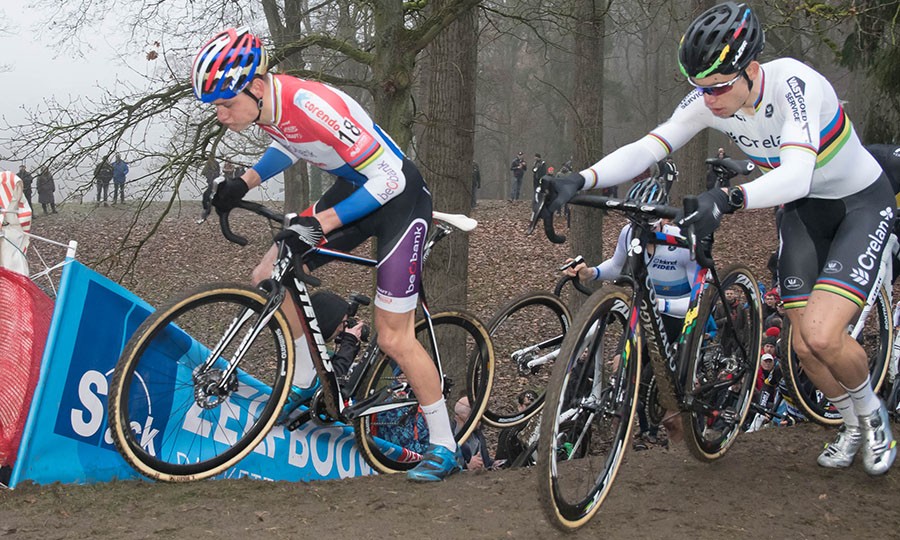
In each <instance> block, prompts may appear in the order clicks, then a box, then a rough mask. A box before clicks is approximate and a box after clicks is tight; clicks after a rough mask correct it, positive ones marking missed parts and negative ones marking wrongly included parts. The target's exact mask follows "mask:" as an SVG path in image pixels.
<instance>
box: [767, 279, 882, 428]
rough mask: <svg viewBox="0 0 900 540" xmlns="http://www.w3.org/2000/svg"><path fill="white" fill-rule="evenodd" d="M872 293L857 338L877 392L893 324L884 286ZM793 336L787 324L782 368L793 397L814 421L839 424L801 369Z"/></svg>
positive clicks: (829, 406) (836, 413) (834, 411)
mask: <svg viewBox="0 0 900 540" xmlns="http://www.w3.org/2000/svg"><path fill="white" fill-rule="evenodd" d="M873 293H875V294H877V296H876V297H875V304H874V305H873V306H872V310H871V311H870V312H869V314H868V317H867V318H866V321H865V322H864V323H863V327H862V330H861V331H860V333H859V335H858V336H857V338H856V341H857V342H858V343H859V344H860V345H861V346H862V348H863V349H864V350H865V351H866V358H867V359H868V362H869V378H870V380H871V383H872V388H873V389H874V390H875V392H876V393H878V391H879V390H880V389H881V385H882V384H883V383H884V379H885V377H886V375H887V372H888V368H889V367H890V363H889V359H890V355H891V344H892V343H893V330H894V327H893V324H892V320H891V317H892V314H891V309H890V301H889V299H888V293H887V290H886V289H885V288H884V287H880V288H879V289H878V290H877V291H873ZM785 322H787V321H785ZM854 322H855V321H854ZM852 328H853V327H852V326H851V327H850V329H851V330H852ZM792 336H793V331H792V329H791V327H790V326H788V331H787V341H786V343H788V346H787V347H785V349H786V350H787V353H786V356H787V358H786V362H785V363H786V364H787V369H785V370H784V371H785V377H787V381H788V383H789V385H790V389H791V392H792V393H793V397H794V398H795V401H796V402H797V403H798V404H799V405H800V409H801V411H802V412H803V414H804V416H806V417H807V418H809V419H810V420H812V421H813V422H816V423H819V424H822V425H826V426H837V425H840V424H841V422H843V420H842V418H841V413H839V412H838V410H837V408H835V406H834V405H832V403H831V402H830V401H828V398H826V397H825V394H823V393H822V391H821V390H819V389H818V388H816V385H815V384H813V382H812V381H811V380H809V377H807V376H806V373H805V372H804V371H803V367H802V366H801V365H800V359H799V358H797V353H796V352H795V351H794V349H793V347H791V346H790V345H789V344H790V343H792V342H793V341H792Z"/></svg>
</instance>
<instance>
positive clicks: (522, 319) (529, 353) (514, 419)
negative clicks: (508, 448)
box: [484, 292, 572, 428]
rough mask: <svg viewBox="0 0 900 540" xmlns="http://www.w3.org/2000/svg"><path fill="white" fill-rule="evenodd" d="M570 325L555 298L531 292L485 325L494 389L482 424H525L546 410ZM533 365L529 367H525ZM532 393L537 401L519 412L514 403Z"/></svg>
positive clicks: (503, 309)
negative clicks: (491, 347)
mask: <svg viewBox="0 0 900 540" xmlns="http://www.w3.org/2000/svg"><path fill="white" fill-rule="evenodd" d="M571 320H572V317H571V315H570V314H569V309H568V308H567V307H566V306H565V304H563V303H562V301H561V300H560V299H559V298H557V297H556V296H554V295H552V294H548V293H544V292H531V293H527V294H524V295H522V296H520V297H518V298H515V299H513V300H512V301H511V302H510V303H508V304H506V305H505V306H504V307H503V308H501V309H500V310H499V311H498V312H497V314H496V315H494V317H493V318H492V319H491V321H490V322H489V323H488V332H489V333H490V335H491V341H492V342H493V344H494V356H495V357H496V359H497V364H496V366H495V369H496V371H495V375H494V385H493V388H492V389H491V396H490V398H489V399H488V405H487V409H486V410H485V411H484V423H485V424H488V425H490V426H494V427H498V428H504V427H509V426H515V425H519V424H522V423H524V422H527V421H528V420H529V419H530V418H532V417H533V416H534V415H536V414H537V413H538V412H539V411H540V410H541V407H542V406H543V405H544V393H545V391H546V389H547V381H548V380H549V379H550V374H551V373H552V370H553V363H554V361H555V359H556V356H557V355H558V354H559V347H560V345H561V344H562V340H563V336H565V334H566V330H568V328H569V323H570V321H571ZM529 363H532V364H534V365H533V366H532V367H529V366H528V364H529ZM526 390H531V391H533V392H534V393H535V394H536V395H537V399H535V400H534V402H532V403H531V404H530V405H528V406H527V407H525V408H524V409H522V410H519V407H518V402H517V400H516V397H517V396H518V395H519V394H521V393H522V392H524V391H526Z"/></svg>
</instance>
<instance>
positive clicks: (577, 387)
mask: <svg viewBox="0 0 900 540" xmlns="http://www.w3.org/2000/svg"><path fill="white" fill-rule="evenodd" d="M630 298H631V297H630V295H629V294H627V293H626V291H624V290H623V289H621V288H618V287H610V286H605V287H603V288H601V289H600V290H598V291H597V292H595V293H594V294H593V295H591V296H590V297H589V298H588V300H587V302H586V303H585V305H584V306H582V308H581V310H580V311H579V312H578V315H577V316H576V318H575V322H574V323H573V324H572V327H571V328H570V329H569V331H568V333H567V334H566V337H565V339H563V343H562V348H561V349H560V353H559V358H558V361H557V362H556V365H555V366H554V368H553V376H552V377H551V379H550V383H549V385H548V387H547V400H546V404H545V405H546V406H545V408H544V411H543V413H542V419H541V427H540V429H541V431H540V433H541V435H540V440H539V442H538V454H537V467H538V492H539V494H540V500H541V506H542V507H543V509H544V513H545V514H546V515H547V519H548V520H549V521H550V522H551V523H552V524H553V525H554V526H556V527H558V528H559V529H562V530H565V531H572V530H575V529H577V528H579V527H581V526H583V525H585V524H586V523H587V522H588V521H589V520H590V519H591V517H593V516H594V514H596V513H597V511H598V510H599V509H600V506H601V505H602V504H603V501H604V499H605V498H606V496H607V495H608V494H609V492H610V489H611V488H612V483H613V481H614V480H615V478H616V474H617V473H618V470H619V466H620V465H621V464H622V459H623V457H624V455H625V450H626V449H627V448H628V446H629V444H628V443H629V441H630V437H631V428H632V424H633V418H634V411H635V406H636V404H637V395H638V382H639V377H640V371H641V369H640V368H641V358H640V347H639V346H638V344H637V343H636V342H635V341H634V340H633V336H634V331H635V328H633V327H630V323H629V318H630V314H631V309H630ZM633 324H634V325H636V324H637V320H635V321H633Z"/></svg>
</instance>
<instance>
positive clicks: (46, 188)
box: [37, 167, 57, 216]
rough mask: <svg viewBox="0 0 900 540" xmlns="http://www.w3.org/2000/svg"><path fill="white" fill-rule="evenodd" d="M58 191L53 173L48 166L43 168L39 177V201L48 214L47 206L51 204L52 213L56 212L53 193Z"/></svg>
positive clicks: (45, 213)
mask: <svg viewBox="0 0 900 540" xmlns="http://www.w3.org/2000/svg"><path fill="white" fill-rule="evenodd" d="M55 191H56V184H55V183H54V182H53V175H52V174H50V170H49V169H47V167H43V168H41V173H40V174H38V177H37V192H38V202H39V203H41V207H42V208H43V209H44V215H45V216H46V215H47V206H50V209H51V210H52V211H53V212H52V213H54V214H56V213H57V212H56V201H55V200H54V198H53V193H54V192H55Z"/></svg>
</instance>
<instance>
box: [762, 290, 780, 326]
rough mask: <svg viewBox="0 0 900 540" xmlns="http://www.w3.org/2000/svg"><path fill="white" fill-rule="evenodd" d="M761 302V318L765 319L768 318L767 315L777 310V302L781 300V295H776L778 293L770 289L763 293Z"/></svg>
mask: <svg viewBox="0 0 900 540" xmlns="http://www.w3.org/2000/svg"><path fill="white" fill-rule="evenodd" d="M763 302H765V303H764V304H763V307H762V314H763V320H766V319H768V318H769V315H772V314H773V313H777V312H778V311H777V307H778V303H779V302H781V297H780V296H778V293H777V292H775V291H774V290H770V291H769V292H767V293H766V294H765V296H763Z"/></svg>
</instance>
